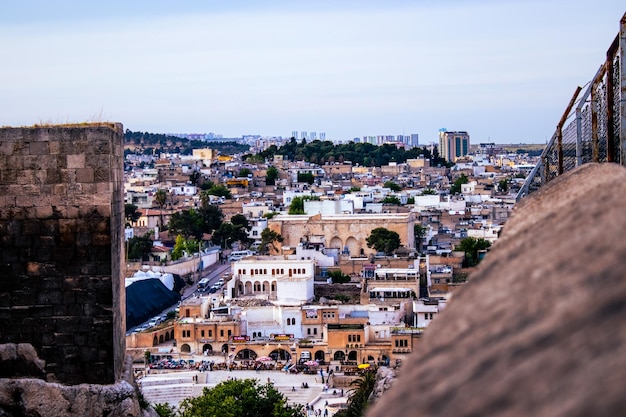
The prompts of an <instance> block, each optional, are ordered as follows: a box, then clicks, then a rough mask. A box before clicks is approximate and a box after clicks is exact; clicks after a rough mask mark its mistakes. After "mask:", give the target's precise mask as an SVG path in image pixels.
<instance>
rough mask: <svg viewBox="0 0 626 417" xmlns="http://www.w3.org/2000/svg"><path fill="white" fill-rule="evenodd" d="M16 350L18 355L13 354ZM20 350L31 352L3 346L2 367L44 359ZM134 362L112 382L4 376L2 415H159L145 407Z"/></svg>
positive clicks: (0, 383)
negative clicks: (133, 370)
mask: <svg viewBox="0 0 626 417" xmlns="http://www.w3.org/2000/svg"><path fill="white" fill-rule="evenodd" d="M13 351H15V352H16V354H15V355H14V356H11V352H13ZM19 351H23V352H28V348H27V347H24V346H22V347H21V348H19V349H18V348H16V346H15V345H14V346H10V344H7V345H0V355H1V362H0V364H1V365H2V367H4V366H5V365H7V364H10V363H11V362H13V363H19V364H20V368H21V367H23V366H26V368H30V367H32V366H34V365H31V364H29V363H35V364H37V363H39V362H41V360H40V359H39V358H37V357H36V356H35V357H30V358H28V357H25V356H24V355H22V356H20V355H19V354H18V353H17V352H19ZM7 352H8V353H9V354H8V355H7ZM5 359H8V361H5ZM130 365H131V364H130V362H128V363H127V366H126V371H125V372H124V377H123V379H122V380H120V381H118V382H116V383H115V384H110V385H96V384H79V385H69V386H68V385H63V384H58V383H49V382H46V381H44V380H42V379H37V378H0V417H5V416H7V417H8V416H33V417H47V416H50V417H66V416H67V417H70V416H81V417H82V416H85V417H87V416H94V417H96V416H97V417H156V413H155V412H154V410H152V409H151V408H149V409H142V408H141V406H140V401H139V397H140V394H139V390H138V388H137V386H136V384H135V383H134V381H133V378H132V374H131V372H130V370H131V366H130Z"/></svg>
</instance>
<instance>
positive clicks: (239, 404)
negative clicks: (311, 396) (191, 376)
mask: <svg viewBox="0 0 626 417" xmlns="http://www.w3.org/2000/svg"><path fill="white" fill-rule="evenodd" d="M179 415H180V417H204V416H221V417H257V416H264V417H300V416H302V415H303V410H302V406H301V405H295V406H291V405H289V404H288V403H287V399H286V398H285V397H284V396H283V395H282V394H281V393H280V391H278V390H277V389H276V388H274V386H273V385H272V384H269V383H267V384H260V383H259V382H258V381H257V380H255V379H241V380H240V379H233V380H229V381H224V382H220V383H219V384H218V385H216V386H215V387H213V388H204V389H203V391H202V395H200V396H199V397H191V398H187V399H185V400H183V401H182V402H181V404H180V407H179Z"/></svg>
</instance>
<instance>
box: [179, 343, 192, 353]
mask: <svg viewBox="0 0 626 417" xmlns="http://www.w3.org/2000/svg"><path fill="white" fill-rule="evenodd" d="M180 351H181V352H182V353H190V352H191V346H189V345H188V344H187V343H183V344H182V345H180Z"/></svg>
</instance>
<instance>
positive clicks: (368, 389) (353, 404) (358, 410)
mask: <svg viewBox="0 0 626 417" xmlns="http://www.w3.org/2000/svg"><path fill="white" fill-rule="evenodd" d="M350 385H351V386H354V388H353V389H352V392H351V393H350V396H349V397H348V407H347V408H346V409H345V410H340V411H339V412H337V413H335V416H338V417H362V416H363V415H364V414H365V411H366V409H367V406H368V401H369V398H370V395H372V391H374V387H375V386H376V370H375V369H367V370H366V371H365V372H363V374H361V376H360V377H359V378H358V379H356V380H354V381H352V382H351V383H350Z"/></svg>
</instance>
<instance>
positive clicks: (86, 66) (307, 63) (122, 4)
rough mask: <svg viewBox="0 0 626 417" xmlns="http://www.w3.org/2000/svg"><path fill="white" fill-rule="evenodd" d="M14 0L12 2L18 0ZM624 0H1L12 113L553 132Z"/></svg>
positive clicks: (534, 134) (243, 129) (331, 127)
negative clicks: (10, 0)
mask: <svg viewBox="0 0 626 417" xmlns="http://www.w3.org/2000/svg"><path fill="white" fill-rule="evenodd" d="M7 3H9V4H7ZM625 11H626V7H624V3H623V0H619V1H617V0H599V1H595V2H590V1H588V0H584V1H583V0H539V1H535V0H425V1H422V0H412V1H409V0H405V1H402V0H385V1H383V0H380V1H368V0H360V1H356V0H353V1H349V0H348V1H341V0H335V1H331V0H316V1H304V0H292V1H286V0H280V1H279V0H268V1H261V0H256V1H251V0H247V1H246V0H242V1H237V0H232V1H227V0H221V1H217V0H215V1H199V0H177V1H170V0H151V1H147V0H146V1H143V0H135V1H129V0H124V1H122V0H119V1H118V0H108V1H99V2H95V1H86V0H80V1H79V0H58V1H49V0H40V1H35V0H23V1H14V2H8V1H4V2H2V3H0V53H1V56H2V60H0V126H2V125H4V126H23V125H32V124H36V123H65V122H83V121H105V120H106V121H116V122H121V123H123V124H124V127H125V128H127V129H130V130H133V131H148V132H152V133H167V132H187V133H205V132H215V133H219V134H222V135H224V136H226V137H239V136H241V135H245V134H260V135H276V136H290V135H291V132H292V131H294V130H297V131H316V132H326V138H327V139H333V140H349V139H352V138H354V137H361V136H364V135H387V134H392V135H397V134H409V133H418V134H419V135H420V142H421V143H428V142H429V141H432V140H435V139H436V137H437V131H438V130H439V128H447V129H448V130H466V131H468V132H469V134H470V136H471V138H472V142H473V143H478V142H486V141H492V142H496V143H520V142H523V143H545V141H546V140H547V139H549V138H550V137H551V136H552V133H553V132H554V128H555V126H556V124H557V122H558V120H559V118H560V117H561V114H562V112H563V111H564V108H565V106H566V105H567V103H568V101H569V100H570V97H571V95H572V93H573V92H574V90H575V88H576V86H578V85H584V84H585V83H587V82H588V81H589V80H590V79H591V78H592V77H593V75H594V74H595V72H596V71H597V69H598V68H599V66H600V65H601V63H602V62H603V60H604V57H605V54H606V50H607V49H608V47H609V45H610V43H611V42H612V41H613V39H614V38H615V36H616V35H617V33H618V31H619V20H620V18H621V17H622V15H623V14H624V12H625Z"/></svg>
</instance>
